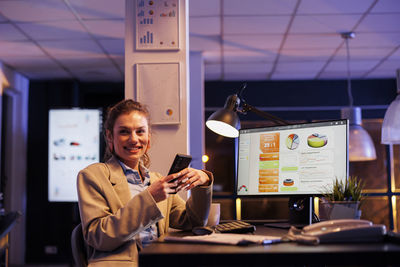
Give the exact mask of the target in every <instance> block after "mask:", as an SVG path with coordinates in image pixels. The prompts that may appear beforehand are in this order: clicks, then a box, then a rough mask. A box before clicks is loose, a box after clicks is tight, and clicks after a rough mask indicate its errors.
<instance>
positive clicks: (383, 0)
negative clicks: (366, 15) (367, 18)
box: [371, 0, 400, 13]
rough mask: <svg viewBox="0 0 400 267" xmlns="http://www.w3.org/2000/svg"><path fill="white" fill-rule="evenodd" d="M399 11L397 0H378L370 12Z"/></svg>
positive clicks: (399, 4) (399, 6)
mask: <svg viewBox="0 0 400 267" xmlns="http://www.w3.org/2000/svg"><path fill="white" fill-rule="evenodd" d="M383 12H388V13H392V12H400V2H399V0H379V1H378V3H376V5H375V6H374V7H373V8H372V11H371V13H383Z"/></svg>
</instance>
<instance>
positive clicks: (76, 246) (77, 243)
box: [71, 224, 88, 267]
mask: <svg viewBox="0 0 400 267" xmlns="http://www.w3.org/2000/svg"><path fill="white" fill-rule="evenodd" d="M84 242H85V241H84V240H83V232H82V225H81V224H78V225H77V226H76V227H75V228H74V230H72V234H71V248H72V257H73V258H74V264H75V266H76V267H86V266H88V262H87V256H86V248H85V243H84Z"/></svg>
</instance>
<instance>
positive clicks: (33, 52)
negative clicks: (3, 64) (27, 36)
mask: <svg viewBox="0 0 400 267" xmlns="http://www.w3.org/2000/svg"><path fill="white" fill-rule="evenodd" d="M6 56H21V57H22V56H43V57H45V54H44V53H43V52H42V50H40V48H39V47H37V46H36V45H35V44H33V43H31V42H7V41H4V42H2V41H0V57H6Z"/></svg>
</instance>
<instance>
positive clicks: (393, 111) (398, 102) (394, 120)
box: [382, 69, 400, 145]
mask: <svg viewBox="0 0 400 267" xmlns="http://www.w3.org/2000/svg"><path fill="white" fill-rule="evenodd" d="M382 144H387V145H390V144H400V69H398V70H397V97H396V99H395V100H394V101H393V102H392V103H391V104H390V106H389V108H388V109H387V111H386V113H385V117H384V119H383V124H382Z"/></svg>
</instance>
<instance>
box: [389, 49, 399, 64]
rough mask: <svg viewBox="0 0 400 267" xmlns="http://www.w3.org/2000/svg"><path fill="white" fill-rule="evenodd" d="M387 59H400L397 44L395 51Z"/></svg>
mask: <svg viewBox="0 0 400 267" xmlns="http://www.w3.org/2000/svg"><path fill="white" fill-rule="evenodd" d="M389 59H396V60H400V45H399V46H397V48H396V51H395V52H394V53H393V54H391V55H390V57H389ZM399 68H400V65H399Z"/></svg>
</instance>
